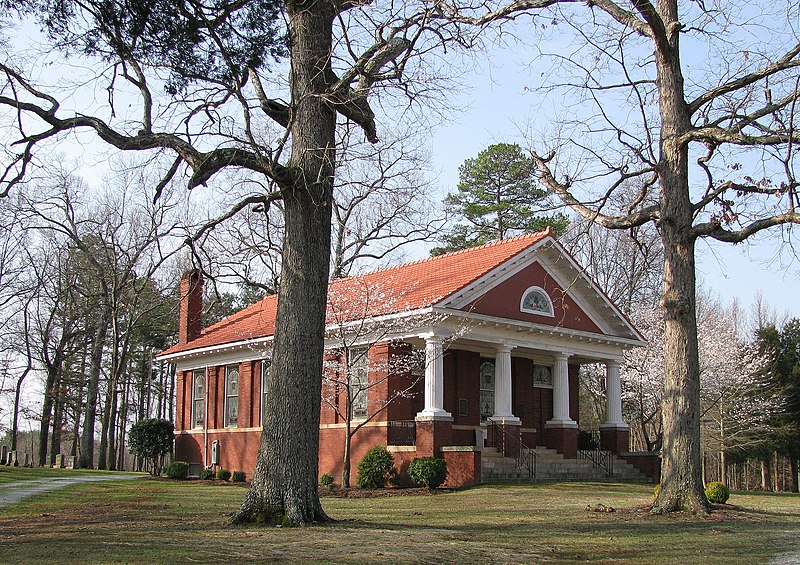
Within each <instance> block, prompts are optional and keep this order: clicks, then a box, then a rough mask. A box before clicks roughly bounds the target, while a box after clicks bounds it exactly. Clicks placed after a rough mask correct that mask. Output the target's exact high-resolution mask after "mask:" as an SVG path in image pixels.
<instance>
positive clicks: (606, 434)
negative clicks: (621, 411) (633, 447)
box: [600, 423, 630, 455]
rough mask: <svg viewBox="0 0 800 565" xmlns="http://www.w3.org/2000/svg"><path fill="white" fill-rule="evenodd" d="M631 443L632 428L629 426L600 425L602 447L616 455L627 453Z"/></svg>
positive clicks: (617, 424) (623, 424)
mask: <svg viewBox="0 0 800 565" xmlns="http://www.w3.org/2000/svg"><path fill="white" fill-rule="evenodd" d="M629 441H630V428H629V426H628V424H625V423H622V424H619V423H616V424H615V423H607V424H600V447H602V448H603V449H605V450H607V451H610V452H611V453H613V454H614V455H619V454H620V453H627V452H628V449H629Z"/></svg>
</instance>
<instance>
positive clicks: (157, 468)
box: [128, 418, 175, 475]
mask: <svg viewBox="0 0 800 565" xmlns="http://www.w3.org/2000/svg"><path fill="white" fill-rule="evenodd" d="M174 432H175V430H174V428H173V426H172V422H170V421H169V420H159V419H158V418H149V419H146V420H139V421H138V422H136V423H135V424H134V425H133V426H131V430H130V432H128V447H129V448H130V450H131V452H132V453H134V454H135V455H137V456H139V457H141V458H142V459H146V460H147V461H149V463H150V474H151V475H160V474H161V462H162V460H163V458H164V455H166V454H167V453H169V452H170V450H171V449H172V439H173V436H174Z"/></svg>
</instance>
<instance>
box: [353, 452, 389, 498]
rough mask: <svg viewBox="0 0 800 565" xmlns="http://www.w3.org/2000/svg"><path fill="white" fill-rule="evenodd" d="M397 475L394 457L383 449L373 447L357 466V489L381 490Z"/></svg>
mask: <svg viewBox="0 0 800 565" xmlns="http://www.w3.org/2000/svg"><path fill="white" fill-rule="evenodd" d="M396 475H397V469H395V468H394V457H392V454H391V453H389V452H388V451H386V448H385V447H381V446H379V445H378V446H375V447H373V448H372V449H370V450H369V451H367V452H366V453H365V454H364V458H363V459H362V460H361V462H360V463H359V464H358V480H357V481H356V482H357V484H358V488H383V487H385V486H386V483H387V482H388V481H390V480H392V479H393V478H394V477H395V476H396Z"/></svg>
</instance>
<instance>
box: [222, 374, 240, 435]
mask: <svg viewBox="0 0 800 565" xmlns="http://www.w3.org/2000/svg"><path fill="white" fill-rule="evenodd" d="M238 425H239V366H238V365H229V366H227V367H225V427H226V428H235V427H237V426H238Z"/></svg>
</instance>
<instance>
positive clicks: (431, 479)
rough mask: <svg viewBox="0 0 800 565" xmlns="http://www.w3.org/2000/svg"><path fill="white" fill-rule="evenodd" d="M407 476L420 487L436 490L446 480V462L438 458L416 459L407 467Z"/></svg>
mask: <svg viewBox="0 0 800 565" xmlns="http://www.w3.org/2000/svg"><path fill="white" fill-rule="evenodd" d="M408 476H409V477H411V480H412V481H414V482H415V483H416V484H418V485H419V486H421V487H428V488H436V487H438V486H440V485H441V484H442V483H444V481H445V479H447V461H445V460H444V459H439V458H438V457H417V458H415V459H414V460H413V461H412V462H411V464H410V465H409V466H408Z"/></svg>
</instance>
